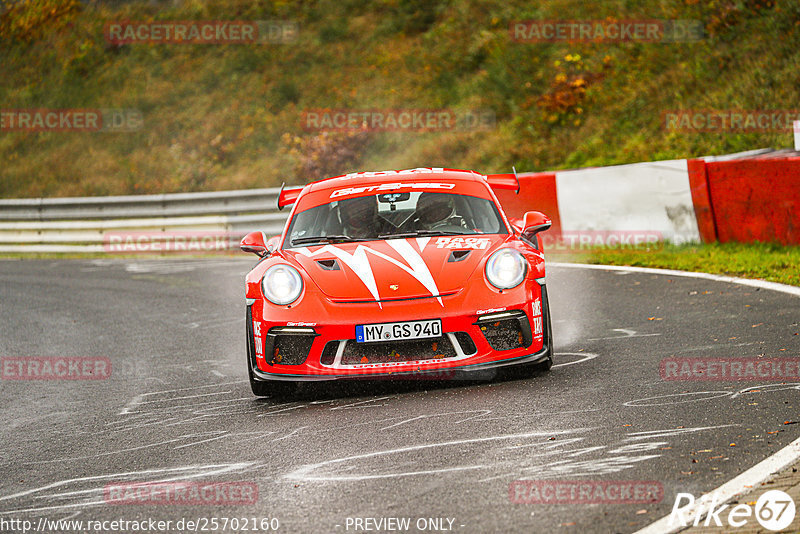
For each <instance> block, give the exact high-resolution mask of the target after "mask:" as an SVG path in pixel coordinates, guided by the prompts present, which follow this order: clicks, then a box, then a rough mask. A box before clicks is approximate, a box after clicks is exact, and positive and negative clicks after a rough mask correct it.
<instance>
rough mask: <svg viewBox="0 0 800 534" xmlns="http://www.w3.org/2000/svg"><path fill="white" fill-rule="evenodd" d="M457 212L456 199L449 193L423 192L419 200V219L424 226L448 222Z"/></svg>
mask: <svg viewBox="0 0 800 534" xmlns="http://www.w3.org/2000/svg"><path fill="white" fill-rule="evenodd" d="M455 212H456V203H455V200H454V198H453V195H450V194H448V193H422V194H421V195H420V196H419V200H417V220H418V221H419V223H420V224H422V225H423V226H429V227H430V226H433V225H436V224H441V223H443V222H446V221H447V220H448V219H449V218H451V217H452V216H453V215H455Z"/></svg>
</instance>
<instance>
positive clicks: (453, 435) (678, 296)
mask: <svg viewBox="0 0 800 534" xmlns="http://www.w3.org/2000/svg"><path fill="white" fill-rule="evenodd" d="M252 263H253V262H252V261H251V260H249V259H246V258H242V259H211V260H152V261H149V260H148V261H139V260H127V261H126V260H117V261H107V260H94V261H92V260H85V261H83V260H81V261H0V356H3V357H14V356H64V355H66V356H106V357H108V358H109V359H110V360H111V362H112V374H111V378H110V379H108V380H101V381H10V380H3V381H1V382H0V390H1V392H0V428H2V443H3V444H2V447H1V448H0V472H1V473H2V475H3V476H2V477H0V519H5V520H9V519H28V520H31V521H32V522H33V524H34V525H36V524H38V521H39V519H40V518H42V517H44V518H47V519H50V520H55V519H61V518H72V519H76V520H84V521H86V520H102V519H129V520H133V519H144V518H155V519H163V520H167V519H169V520H172V521H173V522H174V521H177V520H179V519H181V518H185V519H197V518H202V517H207V518H211V517H218V518H224V517H240V518H242V517H246V518H257V519H260V518H277V519H278V520H279V521H280V531H281V532H334V533H344V532H364V530H354V529H353V527H352V526H350V524H348V518H356V517H358V518H364V517H372V518H376V519H377V518H387V517H400V518H405V517H407V518H411V526H412V528H411V530H410V531H412V532H416V531H417V529H416V528H413V527H414V526H415V524H416V522H417V520H418V519H420V518H425V519H427V518H446V519H444V521H442V524H443V525H444V527H445V528H447V527H449V528H451V529H452V531H456V532H465V533H466V532H470V533H471V532H476V533H477V532H511V531H516V532H554V531H557V532H580V533H583V532H633V531H635V530H637V529H638V528H641V527H643V526H645V525H647V524H649V523H651V522H653V521H654V520H656V519H658V518H660V517H661V516H663V515H666V514H667V513H669V511H670V510H671V508H672V504H673V501H674V496H675V494H676V493H677V492H689V493H693V494H694V495H696V496H699V495H700V494H701V493H704V492H707V491H709V490H711V489H713V488H716V487H718V486H719V485H720V484H722V483H723V482H725V481H727V480H729V479H731V478H732V477H734V476H735V475H736V474H738V473H740V472H742V471H744V470H745V469H747V468H749V467H751V466H752V465H754V464H756V463H757V462H759V461H761V460H763V459H764V458H766V457H767V456H769V455H771V454H773V453H774V452H775V451H777V450H778V449H780V448H781V447H783V446H785V445H787V444H788V443H790V442H791V441H793V440H794V439H796V438H797V437H798V436H800V424H796V425H793V424H789V425H786V424H784V422H786V421H789V422H792V421H798V420H800V414H798V405H799V404H800V399H798V389H796V387H795V386H798V384H794V383H793V384H788V385H787V384H780V383H774V382H758V381H756V382H738V383H737V382H696V381H695V382H682V381H664V380H662V379H661V378H660V376H659V362H660V361H661V360H662V359H664V358H667V357H672V356H676V357H723V358H730V357H737V356H744V357H750V358H758V357H759V356H762V357H766V358H777V357H794V358H798V357H800V336H798V335H797V333H798V332H799V331H800V326H798V321H800V299H798V298H796V297H791V296H789V295H785V294H781V293H776V292H772V291H767V290H757V289H755V288H752V287H742V286H738V285H734V284H729V283H723V282H712V281H707V280H698V279H691V278H682V277H675V276H666V275H652V274H640V273H621V272H613V271H600V270H584V269H576V268H563V267H561V268H559V267H552V268H550V269H549V272H548V288H549V292H550V300H551V309H552V316H553V320H554V327H553V330H554V334H555V344H556V356H555V363H556V367H554V368H553V370H552V371H551V372H550V373H548V374H545V375H541V376H538V377H535V378H528V379H517V380H511V379H507V380H503V381H494V382H488V383H462V382H459V383H447V384H434V383H424V382H423V383H417V384H411V385H409V384H401V383H393V384H387V383H381V384H365V383H359V384H355V385H353V384H337V385H333V386H313V387H309V386H304V388H303V389H302V390H301V392H300V395H299V396H298V397H297V398H295V399H291V400H283V401H275V400H271V399H261V400H258V399H256V398H255V397H253V396H252V395H251V393H250V389H249V386H248V384H247V382H246V370H245V367H244V360H245V345H244V303H243V298H242V292H243V275H244V273H245V272H246V271H247V270H248V269H249V267H250V266H251V265H252ZM781 349H785V350H781ZM731 443H735V446H733V447H732V446H730V444H731ZM164 479H175V480H199V481H244V482H252V483H255V484H257V486H258V500H257V502H256V504H254V505H244V506H208V505H206V506H169V505H160V506H149V507H148V506H139V505H109V504H105V503H104V502H103V488H104V487H105V486H106V485H107V484H109V483H121V482H144V481H154V480H164ZM518 479H531V480H546V479H563V480H574V479H581V480H597V479H601V480H628V481H630V480H644V481H658V482H660V483H661V484H662V485H663V488H664V499H663V501H662V502H661V503H659V504H606V505H597V504H571V505H558V506H551V505H531V504H513V503H511V502H510V500H509V484H510V483H511V482H512V481H514V480H518ZM643 510H644V511H645V512H642V511H643ZM448 520H452V523H450V522H449V521H448ZM427 524H428V526H431V525H432V524H433V523H427ZM433 525H434V526H435V524H433ZM348 526H349V528H348ZM3 530H4V531H14V530H13V529H3ZM251 530H252V528H251ZM171 531H172V532H177V530H171ZM228 531H231V529H230V528H229V529H228ZM428 531H438V532H442V530H434V529H429V530H428ZM17 532H21V530H17Z"/></svg>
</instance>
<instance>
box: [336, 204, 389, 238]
mask: <svg viewBox="0 0 800 534" xmlns="http://www.w3.org/2000/svg"><path fill="white" fill-rule="evenodd" d="M339 219H340V220H341V222H342V231H343V232H344V234H345V235H347V236H348V237H355V238H366V237H375V236H377V235H378V232H379V231H380V226H381V224H380V219H379V218H378V201H377V200H376V199H375V196H374V195H369V196H366V197H358V198H348V199H345V200H340V201H339Z"/></svg>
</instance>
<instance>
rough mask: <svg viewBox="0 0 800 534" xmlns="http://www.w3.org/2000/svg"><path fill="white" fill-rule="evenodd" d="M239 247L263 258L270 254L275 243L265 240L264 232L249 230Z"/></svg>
mask: <svg viewBox="0 0 800 534" xmlns="http://www.w3.org/2000/svg"><path fill="white" fill-rule="evenodd" d="M270 241H272V240H270ZM239 248H241V249H242V251H244V252H252V253H253V254H256V255H257V256H258V257H259V258H264V257H266V256H269V255H270V254H272V251H273V250H274V249H275V245H274V243H270V242H269V241H267V238H266V236H265V235H264V232H250V233H249V234H247V235H246V236H244V237H243V238H242V242H241V243H240V244H239Z"/></svg>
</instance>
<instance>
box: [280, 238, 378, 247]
mask: <svg viewBox="0 0 800 534" xmlns="http://www.w3.org/2000/svg"><path fill="white" fill-rule="evenodd" d="M346 241H369V239H365V238H360V237H350V236H347V235H315V236H308V237H298V238H295V239H292V246H294V245H304V244H308V243H323V242H324V243H344V242H346Z"/></svg>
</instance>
